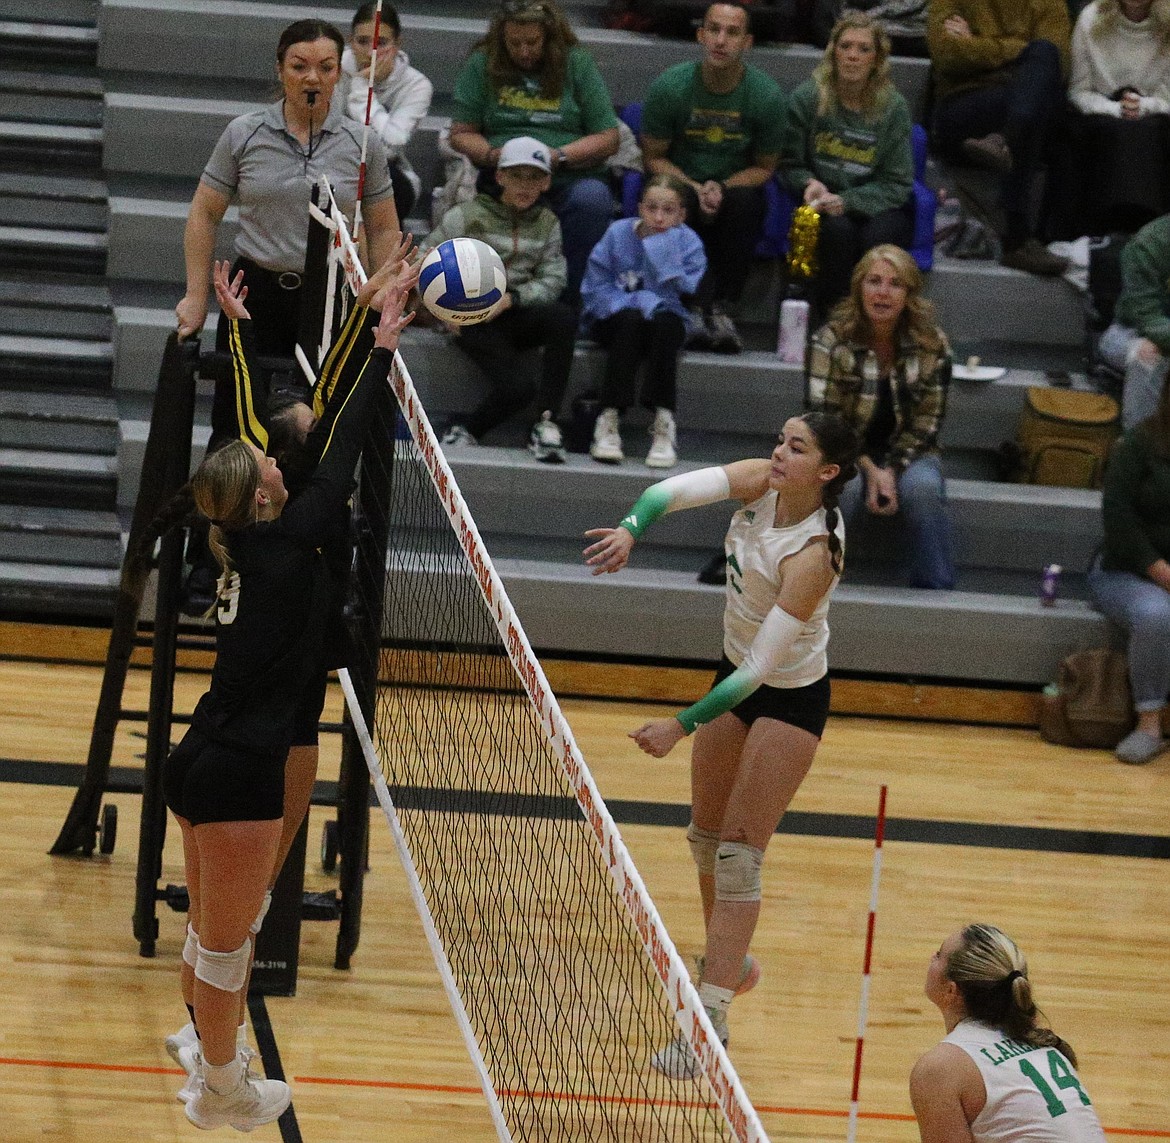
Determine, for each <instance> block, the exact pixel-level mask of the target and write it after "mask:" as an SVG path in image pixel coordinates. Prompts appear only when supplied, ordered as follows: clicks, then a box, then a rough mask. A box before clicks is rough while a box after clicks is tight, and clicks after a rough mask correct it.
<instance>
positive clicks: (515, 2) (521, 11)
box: [500, 0, 552, 20]
mask: <svg viewBox="0 0 1170 1143" xmlns="http://www.w3.org/2000/svg"><path fill="white" fill-rule="evenodd" d="M500 15H501V16H504V17H506V18H507V19H509V20H515V19H517V18H523V17H525V16H534V17H536V18H538V19H542V20H543V19H546V18H547V17H549V16H551V15H552V12H551V11H550V9H549V6H548V5H547V4H545V3H543V2H542V0H502V3H501V4H500Z"/></svg>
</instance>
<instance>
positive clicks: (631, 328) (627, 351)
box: [593, 309, 687, 413]
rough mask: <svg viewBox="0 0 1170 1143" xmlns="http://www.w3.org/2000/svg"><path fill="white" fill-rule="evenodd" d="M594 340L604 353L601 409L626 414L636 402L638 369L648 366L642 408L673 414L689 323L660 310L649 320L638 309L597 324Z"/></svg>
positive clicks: (594, 328)
mask: <svg viewBox="0 0 1170 1143" xmlns="http://www.w3.org/2000/svg"><path fill="white" fill-rule="evenodd" d="M593 336H594V337H595V338H596V339H597V341H598V342H599V343H600V344H601V345H603V346H604V347H605V349H606V358H605V379H604V380H603V381H602V383H601V395H600V401H601V405H602V407H603V408H614V409H619V410H620V411H621V412H623V413H624V412H625V411H626V409H628V408H629V407H630V406H631V405H632V404H633V403H634V385H635V382H636V380H637V376H638V366H639V365H641V364H642V362H643V361H644V362H645V363H646V376H645V378H644V380H643V382H642V404H643V405H645V406H646V408H648V409H670V410H672V411H673V409H674V390H675V381H676V379H677V376H678V355H679V352H680V351H681V349H682V347H683V342H684V341H685V340H686V336H687V328H686V323H685V322H684V321H683V319H682V318H681V317H679V315H678V314H675V313H671V312H670V311H669V310H658V311H657V312H656V313H655V314H654V316H653V317H650V318H645V317H643V316H642V313H641V311H640V310H636V309H626V310H618V312H617V313H616V314H610V316H609V317H607V318H602V319H601V321H599V322H595V323H594V325H593Z"/></svg>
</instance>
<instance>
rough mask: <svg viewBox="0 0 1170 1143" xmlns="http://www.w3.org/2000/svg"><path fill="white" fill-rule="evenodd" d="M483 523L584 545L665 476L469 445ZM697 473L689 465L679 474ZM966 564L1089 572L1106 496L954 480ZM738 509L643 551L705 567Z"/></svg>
mask: <svg viewBox="0 0 1170 1143" xmlns="http://www.w3.org/2000/svg"><path fill="white" fill-rule="evenodd" d="M449 460H450V463H451V467H452V469H453V471H454V473H455V479H456V480H457V481H458V482H459V486H460V488H461V489H462V490H463V494H464V496H465V497H466V498H467V501H468V505H469V506H470V508H471V511H472V514H473V515H474V517H475V520H476V523H477V525H478V527H479V529H480V531H481V532H482V533H484V534H485V536H489V535H490V536H493V537H514V538H515V539H516V542H517V543H519V544H520V545H521V546H523V545H524V544H527V543H530V542H531V541H532V537H534V536H539V537H542V538H543V539H549V540H556V539H562V540H573V541H575V542H580V537H581V536H583V535H584V533H585V531H586V529H588V528H597V527H603V526H608V525H610V524H612V523H613V522H615V521H617V520H620V519H621V518H622V516H623V515H624V514H625V513H626V512H627V511H628V510H629V507H630V505H631V504H633V503H634V501H635V500H636V499H637V498H638V496H639V495H640V494H641V492H642V491H643V489H645V488H646V487H647V486H649V485H650V484H652V483H653V482H654V481H656V480H660V479H661V478H662V473H660V472H658V473H656V472H654V471H652V470H651V469H648V468H646V466H645V465H644V464H642V463H640V462H639V461H637V460H635V461H629V460H627V461H626V463H624V464H621V465H602V464H598V463H597V462H596V461H594V460H592V459H591V458H590V457H589V456H586V455H577V454H570V455H569V457H568V461H567V463H566V464H563V465H550V464H541V463H539V462H537V461H535V460H533V459H532V458H531V456H529V455H528V454H527V452H519V451H518V450H515V449H505V448H491V447H479V448H464V449H458V450H454V451H452V452H451V454H450V456H449ZM694 467H698V466H697V465H693V464H686V463H684V464H682V465H680V466H679V468H678V469H675V470H674V471H685V470H687V469H688V468H694ZM947 492H948V498H949V501H950V513H951V519H952V521H953V524H954V528H955V548H956V551H955V558H956V563H957V564H958V565H959V567H960V568H985V567H989V568H998V569H1003V570H1008V571H1019V572H1028V573H1034V574H1035V575H1037V576H1039V574H1040V571H1041V570H1042V569H1043V568H1044V566H1045V565H1046V564H1051V563H1056V564H1060V565H1062V566H1063V567H1066V568H1068V569H1070V571H1072V570H1083V569H1084V568H1086V567H1087V565H1088V563H1089V560H1090V558H1091V557H1092V554H1093V552H1094V550H1095V549H1096V546H1097V544H1098V543H1099V541H1100V537H1101V494H1100V492H1095V491H1089V490H1082V489H1072V488H1047V487H1040V486H1035V485H1020V484H997V483H992V482H989V481H979V480H950V481H948V484H947ZM729 515H730V508H729V505H728V504H726V503H724V504H713V505H708V506H706V507H704V508H698V509H693V510H690V511H687V512H682V513H678V514H670V515H668V516H666V517H664V518H663V519H661V520H660V521H658V522H657V523H656V524H655V526H654V528H653V530H652V531H651V532H650V533H649V534H648V535H647V536H646V538H645V539H644V540H643V541H642V543H641V544H640V545H639V549H640V550H641V549H646V550H649V551H652V552H653V551H657V550H659V549H681V550H683V551H685V552H686V553H688V566H692V567H694V568H695V569H696V570H697V569H698V568H699V567H700V566H701V565H702V563H703V557H704V556H706V555H708V554H709V553H710V552H712V551H713V550H715V549H717V548H719V547H720V546H721V545H722V543H723V536H724V533H725V532H726V530H727V521H728V517H729ZM883 531H884V533H885V534H884V535H881V534H879V535H876V536H873V537H870V536H867V537H866V539H867V543H866V545H865V555H866V557H867V558H869V559H878V560H883V561H889V560H892V559H893V558H895V556H896V555H897V547H898V545H899V544H900V543H902V542H904V537H902V536H901V534H900V533H899V532H898V531H897V530H896V529H884V530H883Z"/></svg>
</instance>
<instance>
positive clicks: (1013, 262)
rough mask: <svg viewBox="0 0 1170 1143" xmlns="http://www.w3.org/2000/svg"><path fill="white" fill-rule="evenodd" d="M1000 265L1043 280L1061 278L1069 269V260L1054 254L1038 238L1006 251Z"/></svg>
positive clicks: (1030, 239)
mask: <svg viewBox="0 0 1170 1143" xmlns="http://www.w3.org/2000/svg"><path fill="white" fill-rule="evenodd" d="M999 264H1000V265H1001V266H1007V267H1008V268H1009V269H1012V270H1023V271H1024V272H1025V273H1028V274H1037V275H1039V276H1040V277H1042V278H1059V277H1060V275H1061V274H1063V273H1064V272H1065V270H1067V269H1068V259H1067V258H1062V257H1061V256H1060V255H1059V254H1053V253H1052V252H1051V251H1050V250H1049V249H1048V248H1047V247H1046V246H1044V244H1043V243H1042V242H1041V241H1040V240H1039V239H1038V238H1029V239H1028V240H1027V241H1025V242H1023V243H1021V244H1020V245H1019V246H1016V247H1015V248H1013V249H1011V250H1005V251H1004V252H1003V257H1002V258H1000V260H999Z"/></svg>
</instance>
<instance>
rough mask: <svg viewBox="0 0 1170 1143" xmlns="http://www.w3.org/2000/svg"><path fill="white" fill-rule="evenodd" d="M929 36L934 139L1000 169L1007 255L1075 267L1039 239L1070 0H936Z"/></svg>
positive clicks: (961, 156) (1050, 268) (1051, 270)
mask: <svg viewBox="0 0 1170 1143" xmlns="http://www.w3.org/2000/svg"><path fill="white" fill-rule="evenodd" d="M926 40H927V45H928V46H929V48H930V58H931V61H932V62H933V65H934V68H933V75H934V96H935V111H934V141H935V145H936V146H937V147H938V149H939V152H940V153H941V155H942V157H943V158H944V159H946V160H947V161H948V162H955V163H962V162H964V161H966V162H975V163H977V164H979V165H982V166H987V167H990V168H991V169H993V170H996V171H999V172H1000V173H1001V174H1002V176H1003V177H1002V180H1001V182H1000V188H999V205H1000V208H1001V209H1002V210H1003V213H1004V233H1003V258H1002V263H1003V265H1005V266H1010V267H1012V268H1013V269H1016V270H1026V271H1028V273H1031V274H1045V275H1052V276H1056V275H1059V274H1063V273H1064V271H1065V270H1066V269H1067V268H1068V261H1067V259H1065V258H1060V257H1057V256H1056V255H1054V254H1052V253H1050V252H1049V251H1048V250H1047V249H1046V248H1045V247H1044V245H1043V244H1042V243H1041V242H1040V240H1039V238H1038V237H1037V234H1038V231H1039V221H1038V220H1036V219H1033V218H1031V217H1030V216H1029V215H1030V210H1029V206H1030V197H1031V186H1032V182H1033V176H1035V175H1036V174H1037V173H1038V171H1039V170H1040V167H1041V164H1042V162H1043V159H1044V151H1045V144H1046V139H1047V137H1048V135H1049V133H1050V130H1051V124H1052V122H1053V119H1054V116H1055V115H1056V113H1057V111H1058V109H1059V108H1060V107H1061V105H1062V104H1063V102H1064V84H1063V79H1062V76H1063V75H1064V74H1065V73H1066V72H1067V70H1068V52H1069V14H1068V5H1067V4H1066V2H1065V0H931V2H930V9H929V13H928V17H927V25H926Z"/></svg>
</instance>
